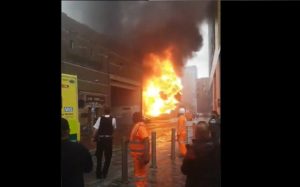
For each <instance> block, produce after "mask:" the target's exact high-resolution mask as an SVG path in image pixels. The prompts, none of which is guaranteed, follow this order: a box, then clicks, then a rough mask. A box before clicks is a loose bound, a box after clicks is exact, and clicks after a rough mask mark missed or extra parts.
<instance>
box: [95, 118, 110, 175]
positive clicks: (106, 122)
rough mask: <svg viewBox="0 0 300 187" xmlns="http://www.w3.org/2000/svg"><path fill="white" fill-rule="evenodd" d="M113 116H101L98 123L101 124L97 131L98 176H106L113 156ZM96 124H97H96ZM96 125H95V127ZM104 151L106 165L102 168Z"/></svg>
mask: <svg viewBox="0 0 300 187" xmlns="http://www.w3.org/2000/svg"><path fill="white" fill-rule="evenodd" d="M113 119H114V118H113V117H112V116H101V118H99V119H98V120H100V122H99V121H98V120H97V122H96V124H97V123H100V124H99V128H98V132H97V149H96V157H97V168H96V175H97V178H106V176H107V173H108V169H109V165H110V161H111V157H112V144H113V136H112V135H113V131H114V126H113ZM95 126H96V125H95ZM95 126H94V127H95ZM103 153H104V159H105V162H104V167H103V168H102V156H103Z"/></svg>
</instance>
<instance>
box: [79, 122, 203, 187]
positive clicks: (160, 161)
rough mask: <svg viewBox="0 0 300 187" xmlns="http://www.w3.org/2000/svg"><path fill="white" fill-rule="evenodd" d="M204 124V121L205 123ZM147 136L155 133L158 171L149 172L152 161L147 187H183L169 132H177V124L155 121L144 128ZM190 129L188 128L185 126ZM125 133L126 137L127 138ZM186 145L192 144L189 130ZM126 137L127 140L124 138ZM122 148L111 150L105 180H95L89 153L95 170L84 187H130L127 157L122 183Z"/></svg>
mask: <svg viewBox="0 0 300 187" xmlns="http://www.w3.org/2000/svg"><path fill="white" fill-rule="evenodd" d="M205 120H206V119H205ZM147 126H148V128H149V134H151V132H152V131H155V132H156V144H157V148H156V155H157V168H155V169H154V168H150V166H151V161H150V163H149V164H148V166H147V167H148V180H147V184H148V187H161V186H163V187H184V185H185V179H186V176H185V175H183V174H182V173H181V170H180V168H181V164H182V158H180V157H179V155H178V147H177V142H176V144H175V145H176V149H175V150H176V151H175V152H176V157H175V160H171V131H172V130H171V129H172V128H176V126H177V123H176V120H174V119H173V120H170V121H155V122H151V123H149V124H147ZM188 126H189V125H188ZM127 134H128V132H127V133H126V135H127ZM188 136H189V139H188V142H189V143H190V142H191V139H192V136H193V132H192V128H188ZM127 137H128V136H127ZM120 145H121V144H120V143H116V144H115V145H114V149H113V156H112V160H111V165H110V168H109V172H108V175H107V178H106V179H101V180H99V179H96V173H95V169H96V157H95V156H94V150H92V151H91V152H92V154H93V161H94V168H93V171H92V172H91V173H88V174H85V176H84V178H85V187H114V186H119V187H133V186H134V181H133V162H132V158H131V156H130V153H128V181H129V183H128V184H123V183H122V173H121V172H122V151H121V146H120Z"/></svg>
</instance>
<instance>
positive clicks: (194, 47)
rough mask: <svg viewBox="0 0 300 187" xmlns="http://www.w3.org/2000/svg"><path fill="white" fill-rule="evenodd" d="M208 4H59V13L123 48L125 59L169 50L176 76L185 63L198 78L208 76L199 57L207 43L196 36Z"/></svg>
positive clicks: (135, 2)
mask: <svg viewBox="0 0 300 187" xmlns="http://www.w3.org/2000/svg"><path fill="white" fill-rule="evenodd" d="M210 3H211V1H201V2H200V1H185V2H184V1H172V2H170V1H164V2H163V1H159V2H149V1H62V12H65V13H66V14H67V15H68V16H69V17H71V18H73V19H75V20H76V21H78V22H80V23H83V24H85V25H88V26H89V27H90V28H92V29H94V30H96V31H97V32H99V33H103V34H106V35H110V36H111V37H113V38H115V39H116V40H118V41H119V42H120V43H124V44H126V45H127V47H126V48H128V49H130V54H129V56H131V55H134V58H136V59H138V60H141V61H142V59H143V58H144V56H145V55H147V54H149V53H152V52H154V53H158V54H160V53H161V52H163V51H164V50H165V49H166V48H167V47H170V46H172V47H173V49H174V62H175V65H176V70H177V71H178V72H179V73H180V71H181V69H182V67H183V66H184V65H185V64H186V63H187V62H189V63H188V65H191V64H195V65H197V67H198V77H202V76H205V73H204V72H208V58H207V59H206V57H205V55H203V54H202V55H201V52H202V53H203V52H204V51H203V50H201V49H204V48H203V43H204V44H205V43H207V42H203V40H205V39H206V38H203V36H202V35H201V34H200V33H201V32H200V31H199V25H201V23H202V22H203V20H205V19H206V18H207V13H208V11H209V10H208V9H209V6H210ZM202 32H203V31H202ZM199 53H200V56H199ZM201 56H202V57H201ZM188 59H190V60H188ZM199 64H201V65H199ZM204 64H207V65H206V66H205V65H204ZM205 68H206V70H205ZM207 74H208V73H207Z"/></svg>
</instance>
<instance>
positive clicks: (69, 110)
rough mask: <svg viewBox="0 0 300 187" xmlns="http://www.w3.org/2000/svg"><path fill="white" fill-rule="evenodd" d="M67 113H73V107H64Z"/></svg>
mask: <svg viewBox="0 0 300 187" xmlns="http://www.w3.org/2000/svg"><path fill="white" fill-rule="evenodd" d="M64 110H65V112H73V107H64Z"/></svg>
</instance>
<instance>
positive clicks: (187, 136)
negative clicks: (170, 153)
mask: <svg viewBox="0 0 300 187" xmlns="http://www.w3.org/2000/svg"><path fill="white" fill-rule="evenodd" d="M185 144H189V126H186V140H185Z"/></svg>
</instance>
